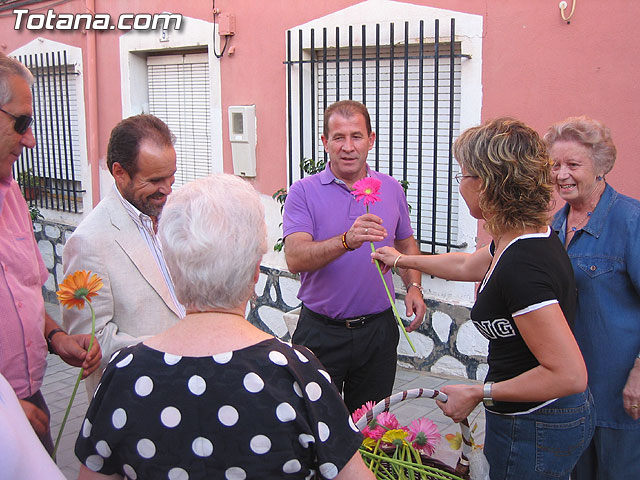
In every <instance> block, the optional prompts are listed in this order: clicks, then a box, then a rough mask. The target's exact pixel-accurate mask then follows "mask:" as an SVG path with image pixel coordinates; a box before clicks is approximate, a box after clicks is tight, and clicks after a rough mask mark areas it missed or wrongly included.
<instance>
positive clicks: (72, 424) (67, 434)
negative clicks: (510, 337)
mask: <svg viewBox="0 0 640 480" xmlns="http://www.w3.org/2000/svg"><path fill="white" fill-rule="evenodd" d="M47 311H49V313H50V314H52V316H53V318H54V319H58V318H59V312H58V307H57V305H47ZM47 364H48V366H47V373H46V375H45V379H44V384H43V387H42V393H43V394H44V396H45V399H46V400H47V404H48V405H49V410H50V411H51V433H52V436H53V440H54V442H55V440H56V437H57V435H58V432H59V430H60V425H61V424H62V418H63V416H64V413H65V411H66V408H67V405H68V403H69V398H70V397H71V393H72V391H73V386H74V384H75V381H76V377H77V375H78V372H79V369H77V368H74V367H70V366H69V365H67V364H65V363H64V362H62V361H61V360H60V358H59V357H57V356H55V355H49V356H48V357H47ZM455 383H472V382H471V381H463V380H461V379H460V378H457V377H446V376H441V375H433V374H430V373H425V372H418V371H415V370H408V369H404V368H398V370H397V373H396V382H395V385H394V391H400V390H408V389H410V388H434V389H438V388H441V387H442V386H443V385H447V384H455ZM87 406H88V403H87V391H86V389H85V387H84V382H80V387H79V388H78V392H77V394H76V398H75V401H74V402H73V406H72V408H71V411H70V414H69V418H68V420H67V425H66V426H65V430H64V434H63V436H62V439H61V441H60V446H59V447H58V455H57V463H58V466H59V467H60V469H61V470H62V472H63V473H64V474H65V476H66V477H67V478H68V479H75V478H77V476H78V469H79V468H80V463H79V462H78V460H77V459H76V457H75V454H74V453H73V446H74V443H75V439H76V437H77V435H78V432H79V431H80V426H81V424H82V420H83V418H84V414H85V412H86V410H87ZM391 411H393V412H394V413H395V414H396V416H397V417H398V420H399V421H400V423H401V424H402V425H406V424H409V423H410V422H411V420H413V419H415V418H419V417H428V418H430V419H431V420H433V421H434V422H435V423H436V424H437V425H438V427H439V428H440V432H441V433H442V435H443V437H444V435H445V434H447V433H456V432H458V431H459V428H458V426H457V425H456V424H454V423H453V422H451V420H449V419H448V418H447V417H445V416H444V415H443V414H442V412H441V411H440V409H439V408H438V407H437V406H436V403H435V401H434V400H430V399H422V398H418V399H413V400H407V401H405V402H401V403H399V404H397V405H395V406H394V407H392V409H391ZM469 421H470V423H471V425H473V424H474V423H477V430H476V431H475V433H474V439H475V440H476V442H477V443H483V440H484V410H483V408H482V407H481V406H479V407H477V408H476V410H474V412H473V413H472V414H471V416H470V417H469ZM435 456H436V457H437V458H439V459H441V460H443V461H445V462H446V463H449V464H455V458H456V453H455V452H453V451H451V450H450V449H449V448H448V442H446V441H445V440H444V438H443V441H442V442H441V444H440V446H439V447H438V449H437V450H436V455H435Z"/></svg>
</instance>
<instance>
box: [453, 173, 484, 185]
mask: <svg viewBox="0 0 640 480" xmlns="http://www.w3.org/2000/svg"><path fill="white" fill-rule="evenodd" d="M453 178H455V179H456V182H458V183H460V182H461V181H462V179H463V178H478V175H463V174H461V173H456V175H455V176H454V177H453Z"/></svg>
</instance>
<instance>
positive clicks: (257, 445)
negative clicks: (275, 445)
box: [249, 435, 271, 455]
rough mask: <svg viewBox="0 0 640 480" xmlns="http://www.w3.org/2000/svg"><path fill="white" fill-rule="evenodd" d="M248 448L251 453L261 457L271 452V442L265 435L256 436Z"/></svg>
mask: <svg viewBox="0 0 640 480" xmlns="http://www.w3.org/2000/svg"><path fill="white" fill-rule="evenodd" d="M249 446H250V447H251V450H252V451H253V453H257V454H258V455H262V454H265V453H267V452H268V451H269V450H271V440H269V437H266V436H265V435H256V436H255V437H253V438H252V439H251V441H250V442H249Z"/></svg>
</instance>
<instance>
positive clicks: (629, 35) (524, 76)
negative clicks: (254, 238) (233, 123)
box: [0, 0, 640, 197]
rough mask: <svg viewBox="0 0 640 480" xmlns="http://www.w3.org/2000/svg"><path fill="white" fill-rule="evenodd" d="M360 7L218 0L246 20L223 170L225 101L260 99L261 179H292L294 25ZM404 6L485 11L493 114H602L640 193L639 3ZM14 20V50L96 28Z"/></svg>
mask: <svg viewBox="0 0 640 480" xmlns="http://www.w3.org/2000/svg"><path fill="white" fill-rule="evenodd" d="M95 3H96V5H95V11H96V12H109V13H111V14H112V15H118V14H120V13H122V12H125V11H126V12H145V13H155V12H162V11H173V12H178V13H182V14H184V15H186V16H191V17H195V18H200V19H203V20H207V21H211V20H212V13H211V2H208V1H206V2H205V1H200V2H179V3H178V2H176V1H170V0H164V1H162V0H158V1H150V0H137V1H131V2H112V1H107V0H95ZM356 3H358V2H355V1H352V0H330V1H329V0H326V1H317V2H311V1H294V0H270V1H268V2H256V1H255V0H217V1H216V2H215V6H216V7H217V8H219V9H220V10H221V12H222V13H231V14H234V15H235V17H236V35H235V36H234V37H232V39H231V41H230V43H229V48H233V49H234V53H233V55H228V54H227V55H225V56H224V57H223V58H222V60H221V63H220V67H221V75H222V99H223V125H224V127H223V129H224V132H223V136H222V137H223V139H224V166H225V171H231V170H232V167H231V149H230V145H229V142H228V140H227V139H228V132H227V128H228V127H227V121H226V112H227V107H228V106H229V105H237V104H252V103H255V104H256V106H257V107H256V110H257V118H258V151H257V155H258V176H257V178H256V181H255V184H256V186H257V187H258V188H259V189H260V190H261V191H262V192H263V193H266V194H271V193H272V192H273V191H275V190H276V189H278V188H280V187H282V186H284V185H285V183H286V87H285V86H286V68H285V65H284V64H283V63H282V62H283V60H284V58H285V34H286V30H287V29H288V28H292V27H294V26H296V25H299V24H302V23H305V22H308V21H310V20H313V19H315V18H318V17H321V16H324V15H327V14H329V13H332V12H335V11H338V10H341V9H343V8H345V7H348V6H350V5H354V4H356ZM406 3H414V4H419V5H425V6H432V7H438V8H446V9H450V10H458V11H463V12H467V13H474V14H480V15H483V17H484V38H483V66H482V68H483V77H482V78H483V80H482V81H483V99H482V117H483V119H486V118H491V117H495V116H498V115H506V114H509V115H514V116H516V117H519V118H521V119H523V120H524V121H526V122H528V123H530V124H531V125H532V126H533V127H535V128H536V129H538V130H539V131H540V132H541V133H543V132H544V130H545V129H546V127H547V126H548V125H549V124H550V123H551V122H553V121H556V120H560V119H562V118H564V117H566V116H569V115H576V114H583V113H584V114H588V115H591V116H593V117H594V118H597V119H600V120H602V121H604V122H605V123H606V124H608V125H609V126H610V127H611V129H612V132H613V135H614V140H615V141H616V144H617V146H618V151H619V156H618V162H617V165H616V167H615V168H614V170H613V171H612V172H611V174H610V175H609V177H608V178H609V181H610V183H611V184H612V185H613V186H614V187H615V188H617V189H618V190H619V191H621V192H622V193H625V194H627V195H631V196H635V197H640V172H639V170H638V168H637V167H636V166H635V164H636V159H635V155H636V152H639V151H640V135H637V133H636V124H637V122H638V118H637V117H638V115H637V111H638V107H637V105H639V104H640V86H639V85H640V82H638V81H637V78H639V77H640V65H639V64H638V62H636V61H635V53H636V51H637V48H636V47H635V45H637V44H638V43H639V40H640V38H639V37H640V34H639V33H638V29H637V18H638V17H640V3H639V2H631V1H628V0H610V1H608V2H606V3H605V2H578V5H577V8H576V13H575V15H574V17H573V19H572V20H571V23H570V24H569V25H567V24H566V23H565V22H563V21H562V20H561V18H560V14H559V9H558V7H557V5H558V2H556V1H549V2H528V1H523V0H520V1H513V2H505V1H503V0H414V1H412V2H406ZM569 3H571V0H570V1H569ZM84 4H85V2H81V1H79V0H78V1H76V2H70V3H66V4H61V5H58V6H56V10H57V11H59V12H74V11H85V10H84ZM124 5H126V7H123V6H124ZM13 22H14V18H13V16H8V17H0V30H1V31H2V32H4V33H3V38H2V40H1V44H0V47H1V48H2V49H3V51H5V52H10V51H12V50H14V49H15V48H18V47H19V46H21V45H23V44H25V43H27V42H28V41H29V40H30V39H32V38H35V37H36V36H42V37H45V38H49V39H51V40H55V41H60V42H64V43H68V44H71V45H76V46H80V47H82V48H83V50H84V55H85V64H87V59H86V55H87V48H86V45H87V43H86V42H87V35H86V34H84V33H82V32H74V33H62V32H46V31H41V32H36V34H35V35H34V34H32V33H30V32H25V31H20V32H15V31H14V30H13ZM356 23H357V22H356ZM118 35H119V33H118V32H115V31H111V32H106V33H97V34H96V51H97V63H96V91H97V92H98V94H97V105H98V112H97V121H98V128H97V132H91V133H94V134H95V135H97V151H98V152H99V153H98V156H99V157H103V156H104V152H105V150H106V143H107V140H108V136H109V132H110V130H111V128H112V127H113V125H114V124H115V123H117V121H119V120H120V118H121V116H122V112H121V100H120V98H121V90H120V72H119V63H120V59H119V50H118ZM228 51H229V50H228ZM85 91H86V92H90V91H91V89H90V88H89V86H85ZM87 94H88V93H87ZM91 161H92V162H94V159H91Z"/></svg>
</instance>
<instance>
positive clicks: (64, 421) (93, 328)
mask: <svg viewBox="0 0 640 480" xmlns="http://www.w3.org/2000/svg"><path fill="white" fill-rule="evenodd" d="M87 293H89V292H87ZM82 298H84V299H85V303H86V304H87V305H89V308H90V309H91V339H90V340H89V348H87V355H88V354H89V352H90V351H91V347H93V340H94V339H95V336H96V312H95V311H94V310H93V306H92V305H91V301H89V300H88V299H87V297H86V296H84V295H83V296H82ZM83 373H84V368H81V369H80V373H78V379H77V380H76V384H75V386H74V387H73V392H72V393H71V398H70V399H69V405H68V406H67V411H66V412H64V418H63V419H62V425H60V431H59V432H58V437H57V438H56V444H55V446H54V447H53V455H51V458H53V461H54V462H55V461H56V453H57V452H58V446H59V445H60V439H61V438H62V432H63V431H64V427H65V425H66V424H67V418H69V412H70V411H71V405H73V401H74V400H75V398H76V392H77V391H78V386H79V385H80V380H82V374H83Z"/></svg>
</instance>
